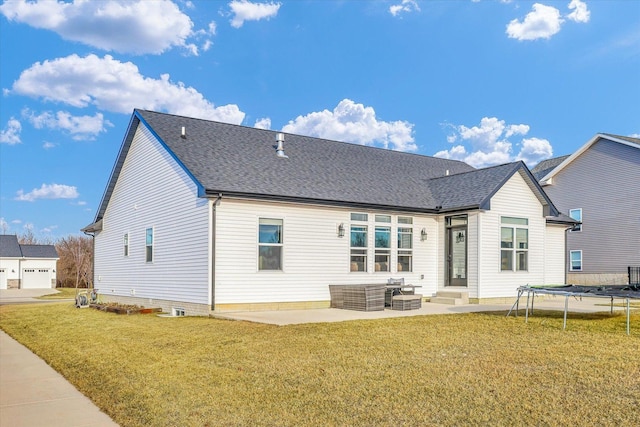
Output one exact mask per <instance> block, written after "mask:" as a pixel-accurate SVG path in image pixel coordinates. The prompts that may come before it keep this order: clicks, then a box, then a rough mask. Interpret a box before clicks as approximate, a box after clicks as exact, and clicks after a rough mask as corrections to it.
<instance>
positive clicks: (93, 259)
mask: <svg viewBox="0 0 640 427" xmlns="http://www.w3.org/2000/svg"><path fill="white" fill-rule="evenodd" d="M83 233H84V234H85V235H87V236H91V247H92V248H93V253H92V254H91V273H92V275H93V277H91V289H95V284H96V233H95V232H93V233H90V232H88V231H83ZM57 280H58V279H57V278H56V282H57Z"/></svg>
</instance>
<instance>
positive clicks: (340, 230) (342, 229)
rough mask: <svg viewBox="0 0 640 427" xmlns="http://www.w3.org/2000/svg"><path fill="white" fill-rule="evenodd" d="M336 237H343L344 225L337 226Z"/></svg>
mask: <svg viewBox="0 0 640 427" xmlns="http://www.w3.org/2000/svg"><path fill="white" fill-rule="evenodd" d="M338 237H344V223H342V222H341V223H340V225H338Z"/></svg>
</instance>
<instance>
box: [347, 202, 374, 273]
mask: <svg viewBox="0 0 640 427" xmlns="http://www.w3.org/2000/svg"><path fill="white" fill-rule="evenodd" d="M368 219H369V216H368V215H367V214H361V213H352V214H351V221H352V223H351V233H350V252H351V254H350V257H351V271H367V250H368V249H367V246H368V241H369V238H368V233H367V231H368V228H367V225H366V223H367V221H368Z"/></svg>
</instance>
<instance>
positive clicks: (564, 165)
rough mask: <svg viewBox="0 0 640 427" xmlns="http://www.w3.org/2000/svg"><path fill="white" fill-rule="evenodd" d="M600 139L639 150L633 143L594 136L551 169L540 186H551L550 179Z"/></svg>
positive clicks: (604, 136)
mask: <svg viewBox="0 0 640 427" xmlns="http://www.w3.org/2000/svg"><path fill="white" fill-rule="evenodd" d="M600 139H607V140H609V141H613V142H617V143H618V144H622V145H627V146H629V147H633V148H640V146H638V144H634V143H633V142H629V141H626V140H624V139H620V138H616V137H615V136H613V135H608V134H604V133H598V134H596V135H595V136H594V137H593V138H591V139H590V140H589V141H587V143H586V144H584V145H583V146H582V147H580V148H578V150H577V151H576V152H574V153H573V154H571V155H570V156H569V157H567V158H566V159H564V161H563V162H562V163H560V164H559V165H558V166H556V167H555V168H553V169H552V170H551V172H549V173H548V174H546V175H545V176H543V177H542V178H541V179H540V182H541V183H542V185H548V184H553V180H552V178H553V177H554V176H556V175H557V174H558V173H559V172H560V171H561V170H562V169H564V168H565V167H566V166H567V165H568V164H569V163H571V162H573V160H574V159H575V158H576V157H578V156H580V155H581V154H582V153H584V152H585V151H587V150H588V149H589V148H590V147H591V146H592V145H593V144H595V143H596V142H598V141H599V140H600Z"/></svg>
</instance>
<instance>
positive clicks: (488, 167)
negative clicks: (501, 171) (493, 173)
mask: <svg viewBox="0 0 640 427" xmlns="http://www.w3.org/2000/svg"><path fill="white" fill-rule="evenodd" d="M520 163H522V164H524V162H523V161H522V160H516V161H515V162H509V163H502V164H500V165H493V166H487V167H486V168H480V169H474V170H472V171H466V172H458V173H453V174H451V175H444V176H437V177H435V178H430V179H428V181H434V180H436V179H443V178H448V177H451V176H460V175H464V174H467V173H477V172H482V171H486V170H489V169H495V168H500V167H504V166H509V165H519V164H520Z"/></svg>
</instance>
